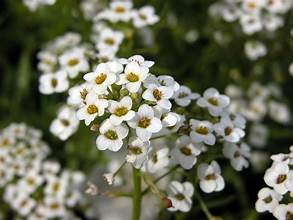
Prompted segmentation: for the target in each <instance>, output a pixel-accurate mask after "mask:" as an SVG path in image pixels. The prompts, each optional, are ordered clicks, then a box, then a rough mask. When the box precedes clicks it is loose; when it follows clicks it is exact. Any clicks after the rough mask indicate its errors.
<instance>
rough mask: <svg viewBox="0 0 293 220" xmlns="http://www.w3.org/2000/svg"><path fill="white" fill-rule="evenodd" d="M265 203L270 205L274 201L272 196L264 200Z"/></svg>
mask: <svg viewBox="0 0 293 220" xmlns="http://www.w3.org/2000/svg"><path fill="white" fill-rule="evenodd" d="M263 201H264V202H265V203H270V202H272V201H273V198H272V197H271V196H268V197H266V198H264V199H263Z"/></svg>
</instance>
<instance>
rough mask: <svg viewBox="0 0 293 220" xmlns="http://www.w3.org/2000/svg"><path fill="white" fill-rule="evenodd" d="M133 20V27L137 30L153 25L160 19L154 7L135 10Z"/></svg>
mask: <svg viewBox="0 0 293 220" xmlns="http://www.w3.org/2000/svg"><path fill="white" fill-rule="evenodd" d="M132 19H133V25H134V26H135V27H137V28H141V27H144V26H147V25H152V24H155V23H157V22H158V21H159V17H158V16H157V15H156V14H155V9H154V7H152V6H144V7H142V8H140V9H139V10H135V11H134V12H133V18H132Z"/></svg>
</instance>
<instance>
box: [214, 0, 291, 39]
mask: <svg viewBox="0 0 293 220" xmlns="http://www.w3.org/2000/svg"><path fill="white" fill-rule="evenodd" d="M291 8H292V1H291V0H273V1H271V0H240V1H231V0H225V1H223V2H219V3H215V4H214V5H212V6H211V8H210V12H211V13H212V14H213V15H214V16H219V17H221V18H222V19H223V20H225V21H226V22H235V21H239V23H240V25H241V27H242V30H243V32H244V33H245V34H247V35H252V34H254V33H257V32H260V31H263V30H266V31H275V30H277V29H278V28H280V27H282V26H283V24H284V18H283V15H284V14H286V13H287V12H288V11H289V10H290V9H291Z"/></svg>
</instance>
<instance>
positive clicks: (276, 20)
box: [263, 14, 284, 31]
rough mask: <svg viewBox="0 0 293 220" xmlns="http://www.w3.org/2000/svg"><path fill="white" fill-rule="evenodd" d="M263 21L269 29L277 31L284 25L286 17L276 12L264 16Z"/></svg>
mask: <svg viewBox="0 0 293 220" xmlns="http://www.w3.org/2000/svg"><path fill="white" fill-rule="evenodd" d="M263 23H264V27H265V28H266V29H267V30H268V31H275V30H277V29H278V28H280V27H282V26H283V25H284V19H283V18H282V17H281V16H278V15H275V14H267V15H266V16H264V18H263Z"/></svg>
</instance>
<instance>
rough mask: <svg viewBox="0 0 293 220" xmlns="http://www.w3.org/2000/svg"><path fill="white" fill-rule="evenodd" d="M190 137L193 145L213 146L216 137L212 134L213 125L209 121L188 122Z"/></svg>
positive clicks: (192, 120)
mask: <svg viewBox="0 0 293 220" xmlns="http://www.w3.org/2000/svg"><path fill="white" fill-rule="evenodd" d="M190 126H191V131H190V137H191V140H192V141H193V142H195V143H202V142H203V143H205V144H207V145H214V144H215V142H216V137H215V135H214V134H213V133H212V132H213V124H212V123H211V122H209V121H199V120H195V119H191V120H190Z"/></svg>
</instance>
